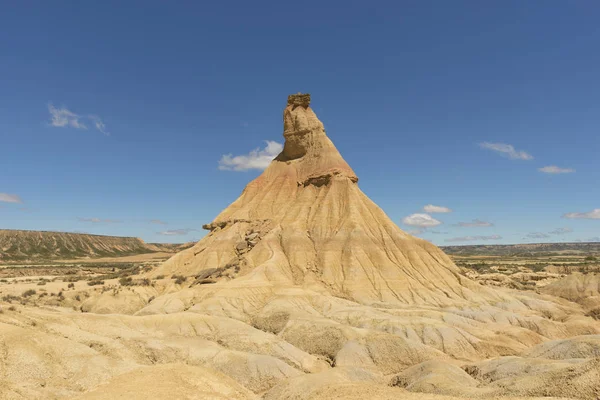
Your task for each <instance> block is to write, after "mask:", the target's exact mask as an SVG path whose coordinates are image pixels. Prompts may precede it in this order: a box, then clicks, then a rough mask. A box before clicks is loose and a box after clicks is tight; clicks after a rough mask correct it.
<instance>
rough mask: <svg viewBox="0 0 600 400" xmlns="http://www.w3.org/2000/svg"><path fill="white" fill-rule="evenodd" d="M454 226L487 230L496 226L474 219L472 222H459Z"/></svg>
mask: <svg viewBox="0 0 600 400" xmlns="http://www.w3.org/2000/svg"><path fill="white" fill-rule="evenodd" d="M454 226H460V227H462V228H487V227H489V226H494V224H492V223H491V222H487V221H482V220H480V219H474V220H473V221H471V222H459V223H458V224H456V225H454Z"/></svg>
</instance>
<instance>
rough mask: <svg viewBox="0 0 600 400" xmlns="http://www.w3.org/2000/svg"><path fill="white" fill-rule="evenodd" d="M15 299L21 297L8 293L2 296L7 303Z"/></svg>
mask: <svg viewBox="0 0 600 400" xmlns="http://www.w3.org/2000/svg"><path fill="white" fill-rule="evenodd" d="M15 300H19V297H18V296H13V295H12V294H7V295H6V296H4V297H2V301H5V302H7V303H12V302H13V301H15Z"/></svg>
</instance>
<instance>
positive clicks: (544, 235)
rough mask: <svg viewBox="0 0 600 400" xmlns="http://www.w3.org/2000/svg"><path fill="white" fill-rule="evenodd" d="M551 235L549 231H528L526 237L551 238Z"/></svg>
mask: <svg viewBox="0 0 600 400" xmlns="http://www.w3.org/2000/svg"><path fill="white" fill-rule="evenodd" d="M549 237H550V235H548V234H547V233H543V232H532V233H528V234H527V236H526V238H528V239H547V238H549Z"/></svg>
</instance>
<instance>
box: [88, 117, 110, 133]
mask: <svg viewBox="0 0 600 400" xmlns="http://www.w3.org/2000/svg"><path fill="white" fill-rule="evenodd" d="M89 118H90V119H91V120H92V122H93V123H94V126H95V127H96V129H98V130H99V131H100V132H102V133H104V134H105V135H106V136H110V133H108V132H107V131H106V125H104V122H102V120H101V119H100V117H99V116H97V115H90V116H89Z"/></svg>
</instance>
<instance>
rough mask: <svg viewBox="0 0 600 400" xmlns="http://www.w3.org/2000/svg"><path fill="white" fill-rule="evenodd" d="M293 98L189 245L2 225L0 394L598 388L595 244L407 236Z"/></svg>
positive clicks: (567, 393)
mask: <svg viewBox="0 0 600 400" xmlns="http://www.w3.org/2000/svg"><path fill="white" fill-rule="evenodd" d="M310 103H311V98H310V95H308V94H296V95H290V96H289V98H288V100H287V105H286V106H285V109H284V112H283V136H284V139H285V144H284V147H283V151H281V153H280V154H279V155H277V156H276V157H275V159H274V160H273V161H272V162H271V163H270V165H269V166H268V167H267V168H266V169H265V170H264V172H263V173H262V174H261V175H260V176H259V177H258V178H256V179H255V180H253V181H251V182H250V183H248V185H247V186H246V187H245V189H244V190H243V192H242V193H241V195H240V196H239V198H238V199H237V200H235V201H234V202H233V203H232V204H230V205H228V206H227V207H226V208H225V209H224V210H223V211H222V212H221V213H220V214H219V215H217V216H216V218H215V219H214V220H213V221H212V222H210V223H207V224H206V225H205V226H204V229H206V230H207V231H208V234H207V235H206V236H205V237H204V238H202V239H201V240H200V241H199V242H197V243H187V244H181V245H163V244H151V243H145V242H143V241H141V240H139V239H136V238H119V237H108V236H95V235H82V234H66V233H55V232H28V231H10V230H3V231H0V264H1V265H0V399H11V400H13V399H20V400H21V399H67V398H69V399H71V398H72V399H82V400H83V399H117V398H118V399H149V398H152V399H265V400H271V399H288V400H309V399H310V400H316V399H365V398H370V399H398V398H403V399H415V400H416V399H440V400H443V399H452V398H542V397H544V398H574V399H594V400H596V399H600V245H598V244H593V243H589V244H586V243H571V244H561V245H559V244H552V245H515V246H454V247H445V248H443V249H441V248H439V247H437V246H435V245H433V244H432V243H430V242H428V241H426V240H423V239H419V238H417V237H414V236H411V235H410V234H408V233H406V232H404V231H403V230H401V229H400V228H399V227H398V226H397V225H396V224H395V223H394V222H392V221H391V220H390V218H388V216H387V215H386V214H385V212H384V211H383V210H382V209H380V208H379V207H378V206H377V205H376V204H375V203H374V202H373V201H371V200H370V199H369V198H368V197H367V196H366V195H365V194H364V193H363V192H362V191H361V189H360V188H359V178H358V177H357V175H356V174H355V173H354V171H353V170H352V168H351V166H350V165H348V163H346V161H345V160H344V159H343V158H342V156H341V155H340V153H339V152H338V150H337V149H336V147H335V146H334V144H333V142H332V141H331V140H330V138H329V137H328V136H327V134H326V132H325V129H324V127H323V124H322V123H321V121H320V120H319V119H318V117H317V116H316V114H315V113H314V111H313V109H312V108H311V106H310ZM332 137H334V138H336V139H338V136H336V133H335V132H333V133H332ZM339 140H343V138H340V139H339ZM224 206H225V205H224Z"/></svg>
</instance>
